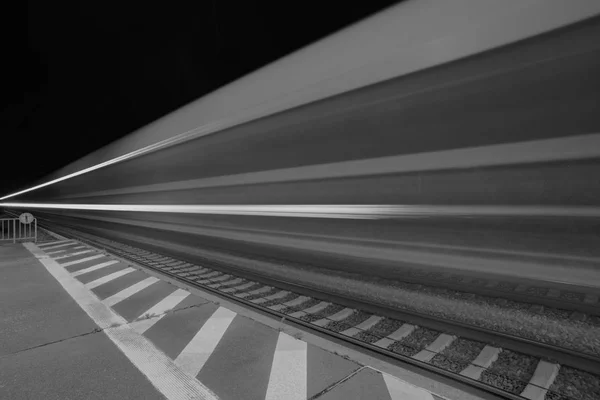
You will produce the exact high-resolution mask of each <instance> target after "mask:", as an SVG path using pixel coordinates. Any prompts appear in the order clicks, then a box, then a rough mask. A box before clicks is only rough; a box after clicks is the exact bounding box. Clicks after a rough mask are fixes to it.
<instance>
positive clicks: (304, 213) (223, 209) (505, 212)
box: [0, 203, 600, 219]
mask: <svg viewBox="0 0 600 400" xmlns="http://www.w3.org/2000/svg"><path fill="white" fill-rule="evenodd" d="M0 207H8V208H27V209H55V210H88V211H129V212H156V213H180V214H216V215H252V216H271V217H300V218H333V219H387V218H410V217H576V218H598V217H600V207H588V206H581V207H568V206H564V207H563V206H502V205H499V206H481V205H479V206H471V205H466V206H446V205H441V206H437V205H338V204H333V205H330V204H324V205H304V204H302V205H287V204H286V205H165V204H156V205H151V204H51V203H0Z"/></svg>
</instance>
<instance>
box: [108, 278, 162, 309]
mask: <svg viewBox="0 0 600 400" xmlns="http://www.w3.org/2000/svg"><path fill="white" fill-rule="evenodd" d="M158 281H160V279H158V278H155V277H153V276H151V277H149V278H146V279H144V280H143V281H141V282H138V283H136V284H134V285H131V286H129V287H128V288H126V289H123V290H121V291H120V292H119V293H115V294H113V295H112V296H110V297H108V298H106V299H104V300H102V302H103V303H104V304H106V305H107V306H109V307H112V306H114V305H115V304H117V303H119V302H121V301H123V300H125V299H126V298H128V297H131V296H133V295H134V294H136V293H137V292H139V291H141V290H144V289H145V288H147V287H148V286H150V285H152V284H154V283H156V282H158Z"/></svg>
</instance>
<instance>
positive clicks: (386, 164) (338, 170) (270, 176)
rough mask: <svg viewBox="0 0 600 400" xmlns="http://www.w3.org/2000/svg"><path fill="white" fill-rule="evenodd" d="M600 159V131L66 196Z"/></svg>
mask: <svg viewBox="0 0 600 400" xmlns="http://www.w3.org/2000/svg"><path fill="white" fill-rule="evenodd" d="M593 158H600V133H592V134H586V135H577V136H569V137H562V138H552V139H540V140H531V141H526V142H518V143H505V144H495V145H490V146H477V147H468V148H461V149H451V150H440V151H432V152H426V153H417V154H402V155H396V156H387V157H377V158H369V159H363V160H352V161H341V162H336V163H328V164H318V165H307V166H302V167H293V168H281V169H273V170H268V171H258V172H247V173H242V174H235V175H225V176H216V177H210V178H200V179H190V180H185V181H174V182H165V183H158V184H151V185H142V186H133V187H126V188H121V189H108V190H100V191H94V192H87V193H86V192H83V193H81V192H80V193H76V194H67V195H65V196H62V198H63V199H69V198H71V199H72V198H81V197H94V196H114V195H123V194H133V193H150V192H164V191H172V190H193V189H206V188H213V187H223V186H240V185H257V184H268V183H280V182H299V181H309V180H316V179H340V178H354V177H361V176H377V175H385V174H388V175H389V174H402V173H411V172H422V171H423V172H424V171H438V170H449V169H462V168H481V167H497V166H506V165H515V164H525V163H543V162H550V161H556V162H559V161H567V160H584V159H593Z"/></svg>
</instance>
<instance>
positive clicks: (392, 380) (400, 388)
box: [381, 372, 435, 400]
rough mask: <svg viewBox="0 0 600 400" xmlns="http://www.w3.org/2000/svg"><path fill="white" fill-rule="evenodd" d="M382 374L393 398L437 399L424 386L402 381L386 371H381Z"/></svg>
mask: <svg viewBox="0 0 600 400" xmlns="http://www.w3.org/2000/svg"><path fill="white" fill-rule="evenodd" d="M381 376H382V377H383V381H384V382H385V385H386V386H387V389H388V392H389V394H390V398H391V399H392V400H408V399H410V400H435V397H433V395H432V394H431V393H430V392H428V391H427V390H425V389H423V388H420V387H417V386H414V385H411V384H410V383H408V382H404V381H401V380H400V379H398V378H396V377H393V376H391V375H389V374H386V373H384V372H381Z"/></svg>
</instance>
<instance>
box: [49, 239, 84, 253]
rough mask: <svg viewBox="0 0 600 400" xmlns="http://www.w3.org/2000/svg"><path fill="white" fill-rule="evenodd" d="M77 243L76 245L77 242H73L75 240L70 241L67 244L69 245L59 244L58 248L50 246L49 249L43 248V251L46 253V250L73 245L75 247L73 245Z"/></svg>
mask: <svg viewBox="0 0 600 400" xmlns="http://www.w3.org/2000/svg"><path fill="white" fill-rule="evenodd" d="M75 243H76V242H75V241H73V240H70V241H69V242H67V243H61V244H57V245H56V246H48V247H44V248H43V250H44V251H46V250H53V249H58V248H60V247H65V246H71V245H73V244H75Z"/></svg>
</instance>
